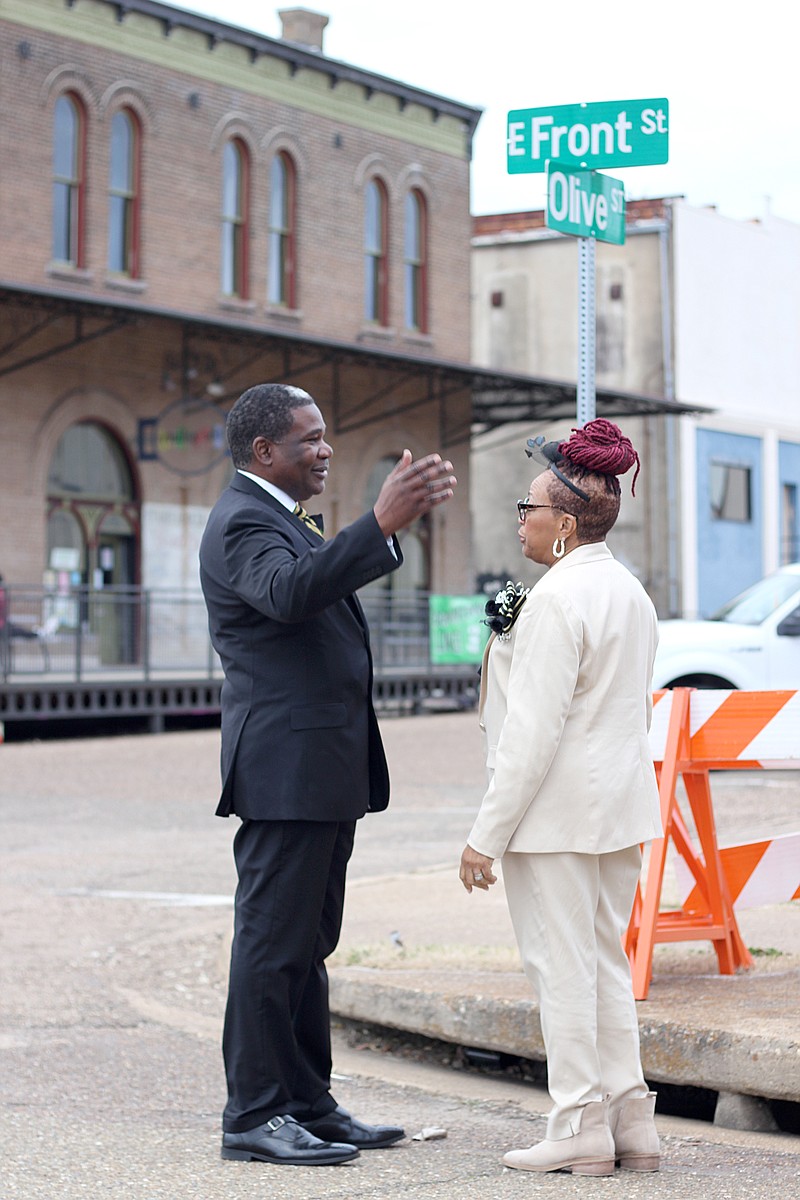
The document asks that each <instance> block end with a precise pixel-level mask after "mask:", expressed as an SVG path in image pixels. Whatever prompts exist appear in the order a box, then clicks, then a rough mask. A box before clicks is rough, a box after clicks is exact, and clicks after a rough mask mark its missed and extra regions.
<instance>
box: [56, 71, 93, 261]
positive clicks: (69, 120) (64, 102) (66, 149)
mask: <svg viewBox="0 0 800 1200" xmlns="http://www.w3.org/2000/svg"><path fill="white" fill-rule="evenodd" d="M85 173H86V112H85V109H84V107H83V104H82V103H81V101H80V100H79V99H78V97H77V96H75V95H74V94H73V93H72V92H67V93H65V94H64V95H63V96H59V98H58V100H56V106H55V112H54V114H53V259H54V260H55V261H56V262H61V263H69V264H70V265H71V266H73V267H82V266H83V243H84V231H83V224H84V208H85V190H86V180H85Z"/></svg>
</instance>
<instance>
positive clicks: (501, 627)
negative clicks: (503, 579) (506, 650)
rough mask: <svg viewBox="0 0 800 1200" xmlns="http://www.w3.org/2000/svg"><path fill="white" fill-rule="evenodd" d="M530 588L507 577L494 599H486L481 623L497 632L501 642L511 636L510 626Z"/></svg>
mask: <svg viewBox="0 0 800 1200" xmlns="http://www.w3.org/2000/svg"><path fill="white" fill-rule="evenodd" d="M530 590H531V589H530V588H529V587H525V585H524V584H523V583H512V581H511V580H510V579H509V580H508V582H507V583H506V586H505V587H504V588H503V589H502V591H499V592H498V593H497V595H496V596H495V598H494V600H487V602H486V610H485V611H486V617H485V619H484V622H483V623H484V625H488V626H489V628H490V629H491V630H492V632H493V633H496V634H497V636H498V638H499V639H500V641H501V642H505V641H507V640H508V638H510V637H511V627H512V626H513V624H514V622H515V621H516V619H517V617H518V616H519V614H520V612H521V611H522V606H523V604H524V603H525V601H526V600H527V598H528V592H529V591H530Z"/></svg>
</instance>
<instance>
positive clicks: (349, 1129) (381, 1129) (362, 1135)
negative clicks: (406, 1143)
mask: <svg viewBox="0 0 800 1200" xmlns="http://www.w3.org/2000/svg"><path fill="white" fill-rule="evenodd" d="M301 1123H302V1125H303V1128H304V1129H307V1130H308V1132H309V1133H313V1134H315V1135H316V1136H317V1137H320V1138H337V1139H339V1140H341V1141H343V1142H349V1143H350V1145H351V1146H358V1148H359V1150H380V1149H382V1148H383V1147H384V1146H393V1145H394V1143H395V1142H399V1141H400V1139H401V1138H404V1137H405V1136H406V1131H405V1129H401V1128H400V1126H399V1125H365V1124H364V1122H363V1121H357V1120H356V1118H355V1117H351V1116H350V1113H349V1112H347V1110H346V1109H344V1108H342V1107H341V1106H340V1105H337V1106H336V1108H335V1109H334V1110H333V1112H329V1113H326V1114H325V1116H324V1117H316V1118H315V1119H314V1120H313V1121H303V1122H301Z"/></svg>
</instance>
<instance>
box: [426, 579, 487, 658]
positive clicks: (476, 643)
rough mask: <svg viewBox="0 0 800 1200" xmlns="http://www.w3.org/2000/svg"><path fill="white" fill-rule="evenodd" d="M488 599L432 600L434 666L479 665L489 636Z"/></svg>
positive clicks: (462, 597)
mask: <svg viewBox="0 0 800 1200" xmlns="http://www.w3.org/2000/svg"><path fill="white" fill-rule="evenodd" d="M486 599H487V597H486V596H430V597H429V598H428V611H429V615H430V656H431V662H432V663H434V664H452V663H479V662H480V661H481V658H482V657H483V649H484V646H485V645H486V640H487V638H488V636H489V628H488V626H487V625H484V624H483V618H484V616H485V615H486V613H485V609H486Z"/></svg>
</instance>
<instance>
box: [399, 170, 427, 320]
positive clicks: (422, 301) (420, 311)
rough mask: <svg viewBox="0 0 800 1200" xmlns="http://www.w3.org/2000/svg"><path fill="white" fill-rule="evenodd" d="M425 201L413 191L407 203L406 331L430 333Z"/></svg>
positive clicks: (405, 250)
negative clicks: (414, 330) (413, 330)
mask: <svg viewBox="0 0 800 1200" xmlns="http://www.w3.org/2000/svg"><path fill="white" fill-rule="evenodd" d="M427 216H428V214H427V209H426V205H425V197H424V196H423V195H422V192H420V191H418V190H417V189H416V188H413V189H412V190H411V191H410V192H407V193H406V201H405V230H404V235H405V241H404V252H403V259H404V272H405V323H406V329H416V330H418V331H419V332H420V333H427V332H428V311H427V310H428V295H427V293H428V263H427V257H428V245H427V242H428V220H427Z"/></svg>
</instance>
